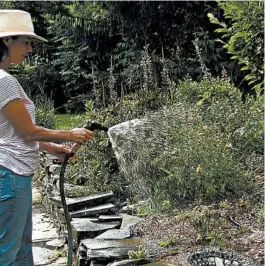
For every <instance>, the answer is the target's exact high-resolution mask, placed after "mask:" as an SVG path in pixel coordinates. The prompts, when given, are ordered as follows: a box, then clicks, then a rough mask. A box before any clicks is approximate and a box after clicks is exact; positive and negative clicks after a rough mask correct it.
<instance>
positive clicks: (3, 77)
mask: <svg viewBox="0 0 265 266" xmlns="http://www.w3.org/2000/svg"><path fill="white" fill-rule="evenodd" d="M3 82H5V83H12V84H17V83H18V81H17V79H16V78H15V77H13V76H12V75H11V74H9V73H8V72H6V71H5V70H3V69H0V83H3Z"/></svg>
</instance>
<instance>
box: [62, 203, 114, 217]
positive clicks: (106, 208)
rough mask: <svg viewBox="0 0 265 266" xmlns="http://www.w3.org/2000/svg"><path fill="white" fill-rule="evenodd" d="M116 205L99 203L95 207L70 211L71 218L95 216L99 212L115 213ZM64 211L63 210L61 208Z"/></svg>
mask: <svg viewBox="0 0 265 266" xmlns="http://www.w3.org/2000/svg"><path fill="white" fill-rule="evenodd" d="M115 210H116V206H115V205H113V204H112V203H106V204H102V205H97V206H94V207H89V208H84V209H80V210H78V211H72V212H69V214H70V217H71V218H82V217H91V216H92V217H93V216H96V215H99V214H105V213H114V212H115ZM61 211H62V210H61Z"/></svg>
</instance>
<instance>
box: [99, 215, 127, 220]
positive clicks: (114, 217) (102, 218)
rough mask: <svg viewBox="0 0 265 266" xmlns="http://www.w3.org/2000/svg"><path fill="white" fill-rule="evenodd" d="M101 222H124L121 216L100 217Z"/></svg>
mask: <svg viewBox="0 0 265 266" xmlns="http://www.w3.org/2000/svg"><path fill="white" fill-rule="evenodd" d="M98 219H99V221H103V222H107V221H122V216H121V215H119V214H112V215H100V216H99V217H98Z"/></svg>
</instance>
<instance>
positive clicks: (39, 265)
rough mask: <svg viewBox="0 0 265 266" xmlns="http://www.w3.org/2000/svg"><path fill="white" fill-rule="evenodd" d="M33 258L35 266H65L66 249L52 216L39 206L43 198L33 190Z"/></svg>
mask: <svg viewBox="0 0 265 266" xmlns="http://www.w3.org/2000/svg"><path fill="white" fill-rule="evenodd" d="M32 193H33V257H34V264H35V266H44V265H45V266H65V265H66V261H67V258H66V249H65V248H64V240H63V239H62V238H60V237H59V235H58V233H57V232H56V228H55V227H54V225H53V222H52V220H51V218H50V216H49V215H48V214H47V213H46V212H45V210H44V208H43V206H42V205H41V204H38V200H39V199H40V198H41V197H40V193H39V192H38V190H37V189H36V188H33V190H32Z"/></svg>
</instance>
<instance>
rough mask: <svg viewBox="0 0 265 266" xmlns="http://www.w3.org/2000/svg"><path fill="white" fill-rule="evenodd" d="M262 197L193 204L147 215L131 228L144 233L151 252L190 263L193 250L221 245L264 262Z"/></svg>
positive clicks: (176, 263) (225, 249) (257, 263)
mask: <svg viewBox="0 0 265 266" xmlns="http://www.w3.org/2000/svg"><path fill="white" fill-rule="evenodd" d="M262 201H263V200H261V201H255V202H250V201H249V200H244V201H242V200H240V201H237V202H227V201H226V202H223V203H222V204H217V205H210V206H196V207H194V206H190V207H187V208H185V209H178V210H175V211H174V213H173V214H170V215H169V214H168V215H159V216H152V217H149V218H146V219H145V220H144V221H143V222H141V223H140V224H138V225H136V226H134V227H133V228H131V230H132V233H133V234H135V235H137V236H141V237H142V239H143V242H142V246H143V248H144V249H146V250H147V251H148V253H149V256H151V257H156V258H159V259H164V260H166V261H167V262H168V263H172V264H175V265H180V266H187V262H186V258H187V256H188V254H189V253H190V252H194V251H196V250H200V249H204V248H207V247H208V248H209V247H210V246H217V247H218V248H220V250H224V251H233V252H237V253H239V254H242V255H245V256H248V257H250V258H251V259H253V260H254V261H255V263H256V265H264V253H263V248H264V231H263V224H262V221H261V220H262V219H261V217H260V216H261V215H262V213H263V210H262V207H261V203H260V202H262Z"/></svg>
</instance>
